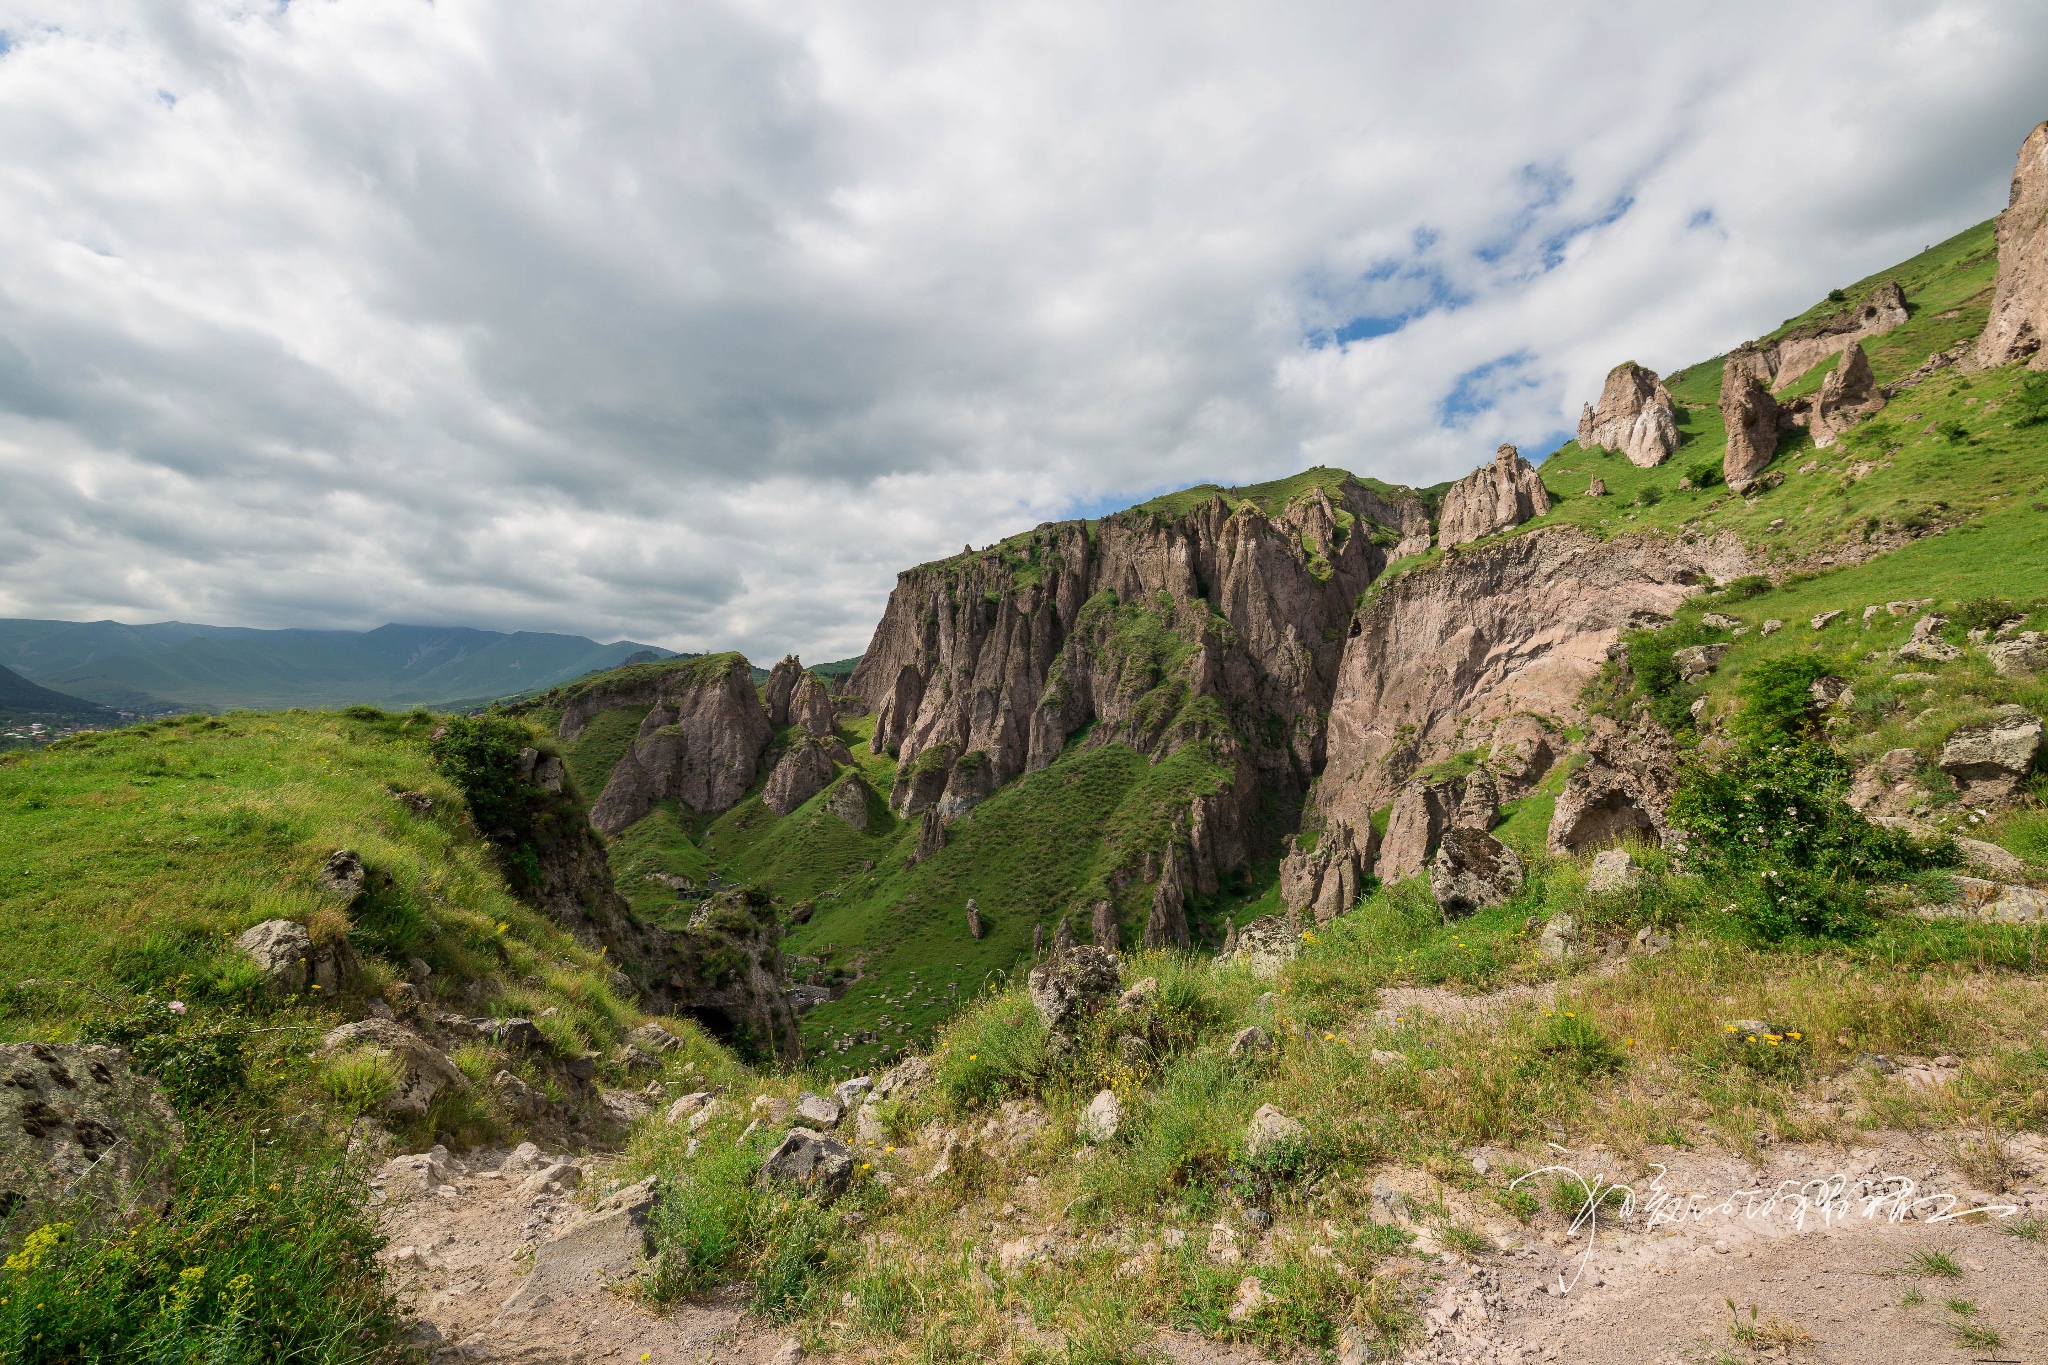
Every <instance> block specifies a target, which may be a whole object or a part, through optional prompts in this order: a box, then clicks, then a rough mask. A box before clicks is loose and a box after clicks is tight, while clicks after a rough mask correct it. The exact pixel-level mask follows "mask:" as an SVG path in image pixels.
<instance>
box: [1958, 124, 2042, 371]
mask: <svg viewBox="0 0 2048 1365" xmlns="http://www.w3.org/2000/svg"><path fill="white" fill-rule="evenodd" d="M2044 340H2048V123H2041V124H2037V125H2035V128H2034V131H2033V132H2031V133H2029V134H2027V140H2026V141H2025V142H2023V143H2021V144H2020V157H2019V164H2018V165H2017V166H2015V167H2014V168H2013V173H2012V196H2011V199H2010V200H2009V201H2008V203H2007V206H2006V210H2005V212H2004V213H2002V214H2000V215H1999V216H1998V281H1997V284H1996V285H1995V286H1994V287H1993V290H1992V295H1991V320H1990V321H1989V322H1987V323H1986V324H1985V326H1984V334H1983V335H1982V336H1980V337H1979V338H1978V339H1977V349H1976V352H1975V354H1974V355H1973V356H1972V357H1971V362H1972V363H1973V364H1974V365H1976V366H1978V367H1980V368H1982V367H1988V366H1992V365H2010V364H2012V363H2013V362H2014V361H2015V360H2028V359H2029V358H2031V361H2030V364H2029V366H2028V368H2029V369H2035V370H2041V369H2048V350H2043V349H2042V342H2043V341H2044Z"/></svg>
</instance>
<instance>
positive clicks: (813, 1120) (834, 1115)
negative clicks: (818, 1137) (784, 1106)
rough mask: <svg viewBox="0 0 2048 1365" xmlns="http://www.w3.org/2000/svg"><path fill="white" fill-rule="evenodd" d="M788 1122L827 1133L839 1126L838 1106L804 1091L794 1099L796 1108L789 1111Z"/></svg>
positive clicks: (820, 1096) (821, 1096) (822, 1097)
mask: <svg viewBox="0 0 2048 1365" xmlns="http://www.w3.org/2000/svg"><path fill="white" fill-rule="evenodd" d="M789 1121H790V1122H791V1123H794V1124H796V1125H798V1126H799V1127H803V1128H815V1129H817V1130H819V1131H820V1132H829V1131H831V1130H832V1129H834V1128H837V1127H838V1126H839V1106H838V1105H837V1104H835V1103H833V1102H832V1101H831V1100H828V1099H826V1098H825V1097H824V1096H823V1095H814V1094H812V1093H811V1092H810V1091H808V1090H806V1091H804V1092H803V1093H802V1094H800V1095H798V1096H797V1097H796V1108H795V1109H793V1110H791V1111H790V1115H789Z"/></svg>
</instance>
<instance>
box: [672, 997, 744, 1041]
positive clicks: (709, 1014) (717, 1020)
mask: <svg viewBox="0 0 2048 1365" xmlns="http://www.w3.org/2000/svg"><path fill="white" fill-rule="evenodd" d="M683 1013H684V1014H686V1015H688V1016H689V1017H690V1018H692V1019H695V1020H696V1021H697V1022H698V1023H700V1024H702V1025H703V1026H704V1028H705V1031H706V1032H708V1033H710V1035H711V1036H712V1037H714V1038H716V1039H717V1040H718V1041H719V1042H721V1043H724V1044H726V1045H727V1046H731V1045H732V1044H733V1043H734V1042H735V1041H737V1039H738V1037H739V1026H738V1025H737V1024H735V1023H734V1022H733V1018H732V1016H731V1015H729V1014H727V1013H726V1012H725V1011H724V1010H722V1009H720V1008H718V1006H716V1005H692V1006H690V1007H689V1008H688V1009H686V1010H684V1011H683Z"/></svg>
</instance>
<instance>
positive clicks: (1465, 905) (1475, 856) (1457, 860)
mask: <svg viewBox="0 0 2048 1365" xmlns="http://www.w3.org/2000/svg"><path fill="white" fill-rule="evenodd" d="M1521 889H1522V860H1521V858H1520V857H1518V856H1517V855H1516V853H1515V851H1514V850H1513V849H1511V848H1509V847H1508V846H1507V845H1506V844H1503V843H1502V842H1501V841H1500V840H1498V839H1496V838H1494V837H1493V836H1492V835H1491V834H1488V833H1487V832H1486V831H1484V830H1478V829H1453V830H1450V831H1448V832H1447V833H1446V834H1445V835H1444V839H1443V842H1442V843H1441V844H1439V845H1437V850H1436V857H1435V858H1434V859H1432V860H1431V861H1430V864H1429V890H1430V894H1431V895H1433V896H1435V897H1436V903H1437V905H1438V906H1439V907H1440V908H1441V909H1442V910H1443V912H1444V913H1445V914H1447V915H1455V914H1470V913H1471V912H1472V911H1474V910H1479V909H1482V908H1484V907H1486V906H1491V905H1500V904H1502V903H1504V902H1505V901H1507V900H1508V899H1509V898H1511V897H1512V896H1513V895H1514V894H1515V893H1516V892H1517V891H1520V890H1521Z"/></svg>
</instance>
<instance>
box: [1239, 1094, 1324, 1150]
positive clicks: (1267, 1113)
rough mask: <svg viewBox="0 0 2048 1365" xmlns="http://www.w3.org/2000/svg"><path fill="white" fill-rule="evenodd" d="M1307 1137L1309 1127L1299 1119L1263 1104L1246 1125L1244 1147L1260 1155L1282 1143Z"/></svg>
mask: <svg viewBox="0 0 2048 1365" xmlns="http://www.w3.org/2000/svg"><path fill="white" fill-rule="evenodd" d="M1307 1137H1308V1128H1307V1127H1306V1126H1305V1125H1304V1124H1302V1122H1301V1121H1300V1120H1299V1119H1292V1118H1289V1117H1288V1116H1287V1115H1285V1114H1283V1113H1281V1112H1280V1111H1279V1110H1278V1109H1275V1108H1274V1107H1273V1106H1272V1105H1270V1104H1262V1105H1260V1106H1259V1111H1258V1112H1257V1113H1256V1114H1253V1115H1252V1121H1251V1122H1250V1123H1249V1124H1247V1125H1246V1126H1245V1130H1244V1149H1245V1151H1246V1152H1247V1153H1249V1154H1250V1155H1251V1156H1254V1157H1259V1156H1263V1155H1265V1154H1266V1153H1267V1152H1269V1151H1271V1150H1272V1149H1273V1148H1275V1147H1277V1146H1280V1145H1281V1144H1282V1143H1287V1142H1299V1141H1302V1140H1304V1139H1306V1138H1307Z"/></svg>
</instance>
